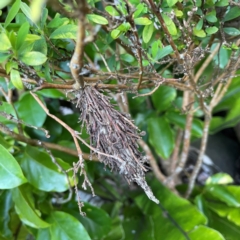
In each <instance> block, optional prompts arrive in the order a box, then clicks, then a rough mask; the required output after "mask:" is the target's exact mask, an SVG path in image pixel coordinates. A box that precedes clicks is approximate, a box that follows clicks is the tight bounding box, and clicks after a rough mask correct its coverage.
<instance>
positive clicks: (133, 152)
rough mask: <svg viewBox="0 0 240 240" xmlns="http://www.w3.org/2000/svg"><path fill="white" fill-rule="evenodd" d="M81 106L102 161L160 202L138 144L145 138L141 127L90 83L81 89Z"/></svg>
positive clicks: (79, 103) (79, 105) (88, 129)
mask: <svg viewBox="0 0 240 240" xmlns="http://www.w3.org/2000/svg"><path fill="white" fill-rule="evenodd" d="M77 107H79V109H80V112H81V115H80V121H81V123H82V128H83V126H84V125H85V126H86V128H87V132H88V134H89V135H90V141H91V146H92V147H93V148H94V149H96V151H92V154H97V155H98V156H97V157H98V159H99V160H100V161H101V162H103V163H104V164H105V165H107V166H108V167H110V169H111V170H114V171H117V172H119V173H120V174H122V175H124V177H125V178H126V179H127V181H128V182H132V181H134V182H136V183H137V184H138V185H139V186H140V187H142V189H143V190H144V191H145V193H146V195H147V196H148V197H149V199H151V200H152V201H154V202H156V203H159V201H158V199H156V197H155V196H154V195H153V193H152V191H151V189H150V188H149V186H148V185H147V182H146V180H145V172H146V171H147V170H146V168H145V167H144V163H146V162H147V158H146V157H144V156H143V155H142V153H141V152H140V151H139V147H138V144H137V140H138V139H140V138H141V133H139V129H138V128H137V127H136V126H135V125H134V124H133V123H132V121H131V120H130V119H129V118H128V117H127V116H126V115H124V114H122V113H120V112H118V111H117V110H116V109H114V107H113V105H112V104H111V103H110V101H109V97H107V96H105V95H103V94H102V93H100V92H99V91H98V90H97V88H96V87H91V86H87V87H85V88H84V89H83V90H81V92H80V94H79V96H78V99H77ZM101 153H103V154H101Z"/></svg>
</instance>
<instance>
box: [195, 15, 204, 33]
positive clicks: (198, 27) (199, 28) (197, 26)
mask: <svg viewBox="0 0 240 240" xmlns="http://www.w3.org/2000/svg"><path fill="white" fill-rule="evenodd" d="M202 26H203V19H202V18H201V19H200V20H199V22H198V23H197V25H196V30H197V31H200V30H201V29H202Z"/></svg>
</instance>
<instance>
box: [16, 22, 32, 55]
mask: <svg viewBox="0 0 240 240" xmlns="http://www.w3.org/2000/svg"><path fill="white" fill-rule="evenodd" d="M29 28H30V25H29V23H28V22H25V23H24V24H23V25H22V26H21V27H20V29H19V31H18V35H17V41H16V49H17V50H18V49H19V48H20V47H21V46H22V44H23V43H24V41H25V39H26V37H27V34H28V31H29Z"/></svg>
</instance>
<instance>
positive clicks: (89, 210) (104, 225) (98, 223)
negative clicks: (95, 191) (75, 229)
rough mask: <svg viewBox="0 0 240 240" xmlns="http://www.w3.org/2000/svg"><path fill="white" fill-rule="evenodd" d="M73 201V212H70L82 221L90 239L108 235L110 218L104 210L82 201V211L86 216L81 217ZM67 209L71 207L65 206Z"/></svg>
mask: <svg viewBox="0 0 240 240" xmlns="http://www.w3.org/2000/svg"><path fill="white" fill-rule="evenodd" d="M75 203H76V202H74V205H75V206H74V212H72V210H71V211H70V212H71V213H72V214H73V216H75V217H76V218H77V219H78V220H79V221H80V222H81V223H82V225H83V226H84V227H85V229H86V230H87V232H88V234H89V236H90V237H91V239H102V238H103V237H104V236H106V235H108V233H109V231H110V229H111V218H110V217H109V216H108V214H107V213H106V212H105V211H104V210H102V209H100V208H97V207H94V206H92V205H90V204H88V203H84V207H83V211H84V212H85V213H86V216H84V217H83V216H81V215H80V214H79V209H78V207H77V206H76V204H75ZM69 209H71V207H70V206H68V207H67V208H66V210H68V211H69Z"/></svg>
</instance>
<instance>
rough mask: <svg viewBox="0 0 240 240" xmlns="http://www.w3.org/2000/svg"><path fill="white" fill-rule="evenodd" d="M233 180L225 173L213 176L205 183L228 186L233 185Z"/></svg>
mask: <svg viewBox="0 0 240 240" xmlns="http://www.w3.org/2000/svg"><path fill="white" fill-rule="evenodd" d="M233 182H234V181H233V179H232V177H231V176H230V175H228V174H227V173H216V174H214V175H213V176H211V177H209V178H208V179H207V181H206V184H207V185H210V184H229V183H233Z"/></svg>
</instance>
